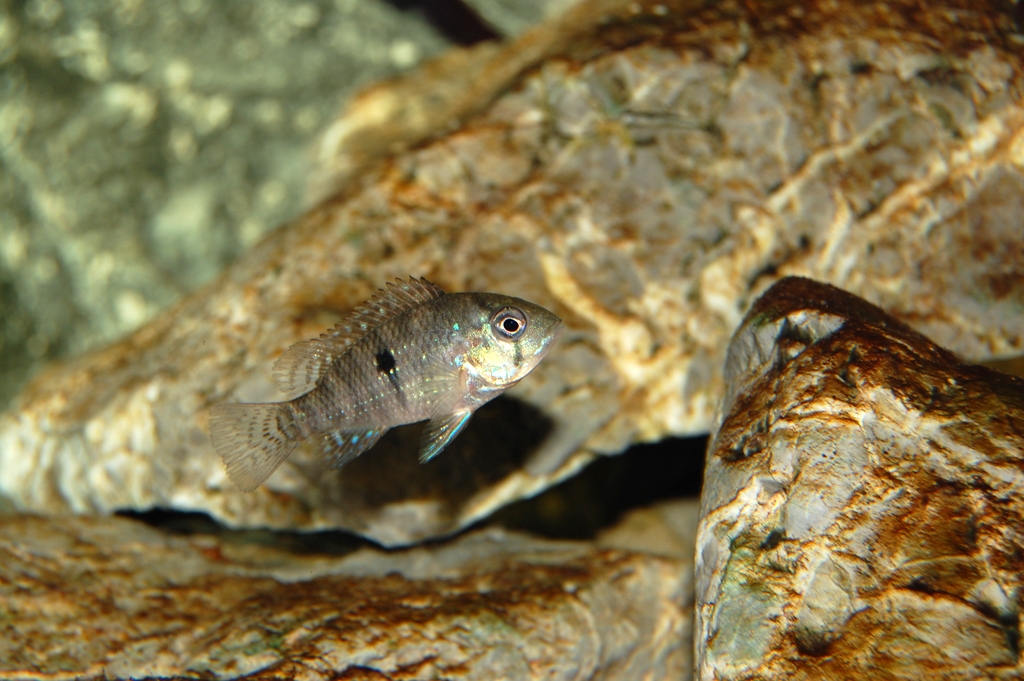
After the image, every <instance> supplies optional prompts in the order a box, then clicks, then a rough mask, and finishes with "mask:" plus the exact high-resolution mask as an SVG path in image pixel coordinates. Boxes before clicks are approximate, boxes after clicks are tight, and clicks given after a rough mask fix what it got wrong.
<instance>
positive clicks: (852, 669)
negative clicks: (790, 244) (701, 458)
mask: <svg viewBox="0 0 1024 681" xmlns="http://www.w3.org/2000/svg"><path fill="white" fill-rule="evenodd" d="M726 376H727V381H728V388H727V393H726V394H727V397H726V399H725V402H724V404H723V410H722V412H723V414H724V419H723V421H722V425H721V428H720V429H719V431H718V434H717V435H716V436H715V438H714V440H713V442H712V443H711V446H710V450H709V457H708V463H707V467H706V472H705V477H704V496H703V497H702V500H701V520H700V527H699V530H698V535H697V565H696V591H697V596H696V598H697V627H696V629H697V656H698V678H700V679H706V680H708V681H710V680H711V679H720V680H722V681H725V680H727V679H754V678H756V679H764V680H765V681H771V680H773V679H832V680H836V681H838V680H841V679H866V678H886V679H907V680H910V679H922V678H942V679H978V678H987V679H1019V678H1021V677H1022V676H1024V659H1022V657H1021V653H1020V633H1021V632H1020V605H1021V598H1022V596H1024V591H1022V587H1024V583H1022V575H1024V494H1022V492H1024V431H1022V430H1021V428H1020V424H1021V423H1022V422H1024V380H1022V379H1020V378H1017V377H1014V376H1008V375H1004V374H1000V373H998V372H996V371H992V370H990V369H987V368H985V367H980V366H968V365H964V364H961V363H960V362H959V360H958V359H957V358H956V357H955V356H954V355H953V354H952V353H950V352H948V351H946V350H943V349H941V348H939V347H938V346H937V345H935V344H934V343H932V342H931V341H929V340H928V339H927V338H925V337H924V336H921V335H920V334H918V333H915V332H914V331H912V330H911V329H909V328H908V327H907V326H906V325H904V324H902V323H900V322H898V321H896V320H895V319H893V318H892V317H890V316H888V315H886V314H885V313H884V312H882V311H881V310H879V309H878V308H876V307H874V306H872V305H869V304H868V303H866V302H864V301H863V300H861V299H859V298H857V297H855V296H852V295H850V294H848V293H845V292H843V291H840V290H838V289H835V288H832V287H831V286H828V285H825V284H820V283H816V282H812V281H809V280H806V279H796V278H791V279H785V280H782V281H780V282H779V283H777V284H775V285H774V286H773V287H772V288H770V289H769V290H768V292H767V293H765V294H764V296H763V297H762V298H761V299H760V300H759V301H758V302H756V303H755V304H754V306H753V308H752V309H751V311H750V312H749V313H748V315H747V317H746V319H745V320H744V322H743V325H742V326H741V327H740V329H739V330H738V331H737V333H736V335H735V336H734V338H733V341H732V343H731V344H730V347H729V352H728V360H727V365H726Z"/></svg>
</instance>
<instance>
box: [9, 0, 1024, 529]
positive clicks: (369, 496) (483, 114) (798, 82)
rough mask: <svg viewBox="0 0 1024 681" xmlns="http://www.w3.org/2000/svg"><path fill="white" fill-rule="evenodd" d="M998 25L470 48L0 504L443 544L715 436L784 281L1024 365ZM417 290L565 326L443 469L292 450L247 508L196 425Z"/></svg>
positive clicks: (696, 22) (907, 10)
mask: <svg viewBox="0 0 1024 681" xmlns="http://www.w3.org/2000/svg"><path fill="white" fill-rule="evenodd" d="M1005 10H1006V8H1005V7H1004V6H1003V5H1002V4H998V3H986V2H966V1H964V2H960V1H951V0H947V1H945V2H939V3H927V4H926V5H921V4H920V3H916V2H910V1H909V0H906V1H904V2H891V3H887V4H885V5H877V4H863V3H831V2H824V1H823V2H819V3H811V4H808V3H806V2H799V3H798V2H795V1H794V2H789V3H781V4H780V3H775V2H773V3H766V4H758V3H738V2H722V3H715V4H712V5H708V6H700V7H699V8H694V6H693V5H692V4H690V3H679V4H672V3H649V4H644V3H632V2H628V3H626V2H619V3H615V2H611V1H610V0H602V1H601V2H595V3H593V4H591V3H584V4H581V5H579V6H577V7H575V8H573V9H571V10H570V11H569V13H568V14H567V15H566V17H567V18H566V19H561V20H557V21H556V22H555V23H553V24H548V25H543V26H539V27H537V28H536V29H534V30H531V31H528V32H527V33H525V34H524V35H523V36H522V37H521V38H519V39H518V40H517V41H515V42H514V43H512V44H510V45H509V46H507V47H493V46H492V47H488V48H486V49H483V48H481V50H482V51H480V52H477V53H475V55H476V56H475V57H474V58H473V59H470V62H471V63H472V66H473V69H474V71H473V73H474V74H477V76H479V77H477V78H475V79H472V82H469V83H468V84H467V83H466V82H465V80H463V81H462V83H463V84H462V85H460V86H456V85H453V81H452V80H451V73H452V72H451V71H447V72H446V71H445V70H444V68H440V67H438V68H435V67H436V66H437V65H432V66H430V67H427V68H426V69H425V70H424V71H422V72H420V73H419V75H418V76H417V78H418V80H419V82H418V83H416V84H415V87H413V84H412V80H407V81H403V82H399V83H396V84H392V85H390V86H387V87H382V88H380V89H377V90H374V91H372V93H371V95H368V96H367V97H368V98H364V99H362V100H360V102H361V104H357V105H356V106H355V107H354V108H353V110H352V113H351V114H350V117H346V118H343V119H342V120H341V122H340V123H338V126H340V128H339V127H337V126H335V127H334V128H332V130H333V133H331V134H333V137H332V136H331V135H328V138H325V139H327V141H325V142H324V144H323V145H322V147H321V149H322V150H324V153H323V155H322V156H323V157H324V158H327V159H330V160H331V161H330V163H327V164H326V166H325V167H328V168H333V169H334V170H336V171H337V170H338V169H343V170H344V169H347V171H348V174H347V175H346V174H345V173H344V172H341V171H339V172H341V174H340V175H338V176H345V177H349V178H350V181H349V183H348V184H345V185H344V187H343V188H342V189H340V190H339V191H340V193H338V194H337V195H335V196H334V197H333V198H331V199H329V200H327V201H325V202H324V203H322V204H321V205H319V207H317V208H316V209H314V210H313V211H312V212H310V213H308V214H307V215H306V216H304V217H302V218H300V219H299V220H298V221H296V222H295V223H293V224H291V225H289V226H287V227H286V228H284V229H282V230H281V231H279V232H277V233H275V234H273V235H271V236H270V237H268V238H267V239H266V240H265V241H263V242H262V243H260V244H259V245H258V246H256V247H255V248H254V249H253V250H252V251H250V252H249V253H248V254H247V255H246V256H245V257H244V258H243V259H241V260H240V261H238V262H237V263H236V264H235V265H233V266H232V267H231V268H229V269H228V270H227V271H226V272H225V273H224V275H223V276H222V277H221V278H220V279H218V280H217V281H216V282H214V283H213V284H211V285H210V286H208V287H207V288H206V289H204V290H202V291H201V292H199V293H197V294H196V295H194V296H192V297H190V298H187V299H186V300H184V301H183V302H182V303H181V304H180V305H178V306H177V307H176V308H174V309H173V310H171V311H169V312H168V313H166V314H165V315H163V316H161V317H159V318H158V319H156V320H155V321H154V322H152V323H151V324H150V325H149V326H147V327H145V328H144V329H142V330H140V331H139V332H137V333H135V334H134V335H132V336H130V337H128V338H127V339H126V340H124V341H122V342H120V343H118V344H115V345H112V346H110V347H108V348H106V349H104V350H101V351H99V352H96V353H93V354H91V355H87V356H84V357H82V358H80V359H78V360H75V361H72V362H69V363H68V364H66V365H63V366H58V367H54V368H53V369H51V370H49V371H47V372H45V373H43V374H41V375H40V376H39V377H38V378H37V379H36V380H35V381H34V382H33V383H32V384H31V385H30V386H29V387H28V388H27V389H26V390H25V391H24V392H23V393H22V394H21V396H20V398H19V400H18V403H17V405H16V406H15V407H14V408H13V409H12V410H11V411H10V412H9V413H7V414H6V415H3V416H2V417H0V505H6V506H8V507H11V508H16V509H22V510H29V511H33V512H46V513H57V512H66V511H75V512H81V513H108V512H111V511H114V510H117V509H126V508H135V509H144V508H149V507H172V508H177V509H186V510H202V511H206V512H208V513H211V514H212V515H214V516H215V517H217V518H219V519H221V520H223V521H224V522H226V523H229V524H232V525H235V526H270V527H301V528H307V529H312V528H324V527H341V528H347V529H350V530H353V531H355V532H358V533H361V534H363V535H365V536H368V537H372V538H374V539H376V540H377V541H379V542H382V543H384V544H388V545H398V544H405V543H410V542H415V541H419V540H421V539H424V538H428V537H433V536H438V535H442V534H445V533H449V532H452V531H454V530H455V529H457V528H460V527H465V526H467V525H468V524H470V523H472V522H474V521H475V520H476V519H479V518H481V517H484V516H486V515H487V514H488V513H490V512H492V511H493V510H494V509H496V508H498V507H500V506H501V505H503V504H506V503H508V502H509V501H512V500H515V499H519V498H523V497H525V496H529V495H532V494H535V493H537V492H538V491H539V490H541V489H543V488H545V487H547V486H549V485H551V484H554V483H555V482H557V481H559V480H562V479H564V478H565V477H567V476H569V475H572V474H573V473H575V472H576V471H578V470H579V469H580V468H581V467H582V466H583V465H585V464H586V462H588V461H590V460H592V459H593V458H594V457H595V456H598V455H602V454H614V453H618V452H620V451H622V450H623V449H624V448H625V447H627V446H628V445H630V444H631V443H635V442H640V441H653V440H658V439H661V438H664V437H665V436H668V435H683V434H693V433H701V432H707V431H708V430H709V429H710V427H711V424H712V416H713V412H714V409H715V405H716V404H717V403H718V401H719V399H720V398H721V395H722V393H723V389H724V383H723V381H722V377H721V374H720V371H719V367H720V366H721V365H722V361H723V358H724V349H725V347H726V344H727V339H728V338H729V336H730V335H731V334H732V332H733V331H734V329H735V328H736V326H737V325H738V324H739V322H740V320H741V317H742V313H743V311H744V310H746V309H747V307H748V306H749V304H750V302H751V301H752V300H754V298H755V297H756V296H757V295H758V294H759V293H760V292H762V291H763V290H765V289H766V288H767V287H768V286H769V285H770V284H771V283H772V282H774V281H775V280H777V279H778V278H779V277H781V276H784V275H788V274H802V275H811V276H814V277H816V278H819V279H823V280H827V281H830V282H832V283H835V284H837V285H840V286H842V287H844V288H846V289H848V290H850V291H852V292H853V293H855V294H857V295H859V296H861V297H863V298H865V299H867V300H869V301H872V302H873V303H876V304H880V305H882V306H883V307H884V308H885V309H887V310H889V311H890V312H891V313H892V314H893V315H894V316H896V317H897V318H899V319H903V320H905V321H906V322H908V323H910V324H912V325H913V326H914V327H915V328H916V329H918V330H920V331H923V332H926V333H928V334H929V335H930V336H932V337H933V338H935V339H936V340H937V341H938V342H940V343H942V344H943V345H945V346H947V347H949V348H950V349H952V350H953V351H955V352H958V353H960V354H961V355H963V356H965V357H969V358H971V359H974V360H982V359H986V358H991V357H996V356H1004V355H1012V354H1020V353H1021V352H1022V349H1024V279H1022V278H1021V277H1020V276H1019V262H1021V258H1024V253H1022V250H1021V249H1022V248H1024V246H1022V242H1021V240H1020V225H1019V215H1020V214H1021V213H1022V211H1024V151H1022V150H1024V108H1022V106H1021V101H1020V98H1019V94H1018V93H1019V92H1021V91H1022V87H1021V85H1022V83H1021V80H1022V78H1021V76H1022V74H1024V69H1022V67H1021V62H1020V56H1019V49H1018V46H1017V42H1015V41H1018V40H1020V36H1019V35H1018V34H1017V33H1015V32H1014V31H1015V29H1014V27H1013V23H1012V18H1011V17H1010V16H1009V15H1008V14H1006V13H1005ZM573 17H575V18H577V19H581V18H582V19H581V20H580V21H578V22H577V23H576V24H574V23H572V22H571V21H570V19H572V18H573ZM459 59H466V55H465V54H464V53H462V56H460V57H459ZM474 59H475V61H474ZM445 73H447V75H445ZM432 74H433V75H432ZM434 76H436V77H437V79H438V80H437V82H436V83H435V81H433V80H432V78H433V77H434ZM434 85H436V86H437V88H438V89H437V91H436V92H437V98H436V100H431V99H430V93H431V92H434V91H433V90H432V87H433V86H434ZM390 88H393V89H390ZM459 88H461V89H459ZM389 92H390V93H391V99H390V100H388V93H389ZM374 98H383V99H380V100H379V101H378V103H380V102H382V101H383V102H385V103H386V101H385V100H387V101H391V102H392V103H393V104H394V102H396V101H397V102H399V103H404V104H401V105H400V106H399V105H395V106H392V107H390V108H389V107H388V106H383V105H381V106H382V107H383V108H374V106H370V104H369V102H371V101H373V100H374ZM431 101H433V105H431ZM374 111H376V112H377V113H378V114H380V115H379V117H378V118H377V119H376V123H375V124H374V125H375V126H376V127H373V126H371V121H372V120H373V119H372V115H371V114H373V112H374ZM474 111H479V113H476V114H473V113H472V112H474ZM403 112H404V113H403ZM417 112H419V113H417ZM424 112H426V113H424ZM420 114H423V115H424V116H427V118H423V117H422V116H421V115H420ZM428 114H429V115H428ZM453 121H455V122H456V123H457V122H458V121H464V122H462V123H458V124H457V127H456V129H454V130H451V129H450V128H449V127H448V126H450V125H452V122H453ZM346 126H347V127H346ZM339 129H341V130H349V131H352V130H358V131H361V132H360V133H359V134H358V135H348V136H347V137H346V136H345V135H339V134H336V133H337V132H338V130H339ZM331 140H333V142H332V143H331V144H328V142H329V141H331ZM382 140H386V141H389V143H393V144H395V145H397V147H398V148H403V147H408V149H407V150H406V151H404V152H401V153H396V154H394V155H391V156H388V155H387V154H389V153H391V152H390V151H389V149H390V148H391V147H388V146H386V145H384V146H382V144H381V141H382ZM353 169H358V171H357V172H355V171H353ZM325 173H326V175H328V176H330V175H331V171H330V170H328V171H325ZM408 274H412V275H416V276H426V277H428V278H430V279H432V280H435V281H436V283H438V284H439V285H441V286H443V287H444V288H446V289H448V290H491V291H497V292H502V293H508V294H514V295H517V296H521V297H524V298H527V299H530V300H533V301H535V302H537V303H539V304H541V305H544V306H546V307H548V308H550V309H553V310H555V311H556V312H557V313H558V314H559V315H560V316H561V317H563V318H564V319H565V320H566V324H567V333H566V334H565V335H564V336H563V338H562V340H561V341H560V343H559V344H558V346H557V347H556V348H555V349H554V350H553V352H552V353H551V355H549V357H548V358H547V359H546V360H545V361H544V362H543V363H542V364H541V366H540V367H539V368H538V370H537V371H535V372H534V373H533V374H531V376H530V377H529V378H528V379H527V380H525V381H524V382H523V383H522V384H521V385H520V386H519V387H517V388H516V389H515V390H513V391H511V392H510V393H509V398H508V399H505V400H503V401H501V402H498V403H495V404H493V405H491V408H490V409H487V410H482V411H481V413H480V414H478V415H477V416H476V417H475V418H474V421H473V423H472V424H471V425H470V426H469V428H468V430H467V431H466V432H465V433H464V434H463V435H462V436H460V438H459V439H458V440H457V441H456V443H455V445H454V446H453V447H452V448H450V449H449V450H448V451H446V452H445V454H444V455H443V456H441V457H439V458H438V459H437V460H435V461H433V462H431V463H430V464H429V465H427V466H420V465H419V464H418V463H417V462H416V454H415V449H416V446H415V442H416V437H417V435H416V433H415V429H412V430H406V431H400V432H398V433H395V434H394V435H393V436H391V437H389V438H386V439H385V441H383V442H382V443H381V444H379V445H378V446H377V448H376V449H375V450H373V451H372V452H370V453H369V454H368V455H366V456H363V457H361V458H360V459H358V460H357V461H356V462H354V464H352V465H350V466H349V467H347V468H346V469H345V470H344V471H342V472H341V473H337V472H330V473H327V474H322V473H320V472H319V471H317V470H316V469H315V468H314V467H312V466H311V465H310V462H309V460H308V457H306V458H304V454H303V453H300V454H299V455H298V456H296V457H295V458H294V461H290V462H289V463H288V464H286V465H285V466H283V467H282V468H281V469H280V470H279V472H278V473H276V474H275V475H274V476H273V477H272V478H271V479H270V480H269V482H268V483H267V484H266V485H264V486H262V487H261V488H260V489H259V490H257V492H255V493H253V494H250V495H243V494H241V493H240V492H238V491H237V490H236V489H234V488H233V487H232V486H231V484H230V483H229V482H228V480H227V479H226V478H225V476H224V472H223V468H222V465H221V463H220V461H219V460H218V459H217V457H216V456H215V454H214V452H213V450H212V449H211V448H210V445H209V443H208V440H207V435H206V418H207V417H206V414H207V411H206V409H207V407H208V406H209V405H210V404H213V403H215V402H220V401H224V400H232V401H234V400H242V401H259V400H266V399H277V398H278V397H279V395H278V394H277V393H276V392H275V391H274V388H273V384H272V380H271V367H272V365H273V362H274V359H275V358H276V357H277V356H279V355H280V353H281V352H282V351H283V350H284V349H285V348H286V347H288V346H289V345H290V344H291V343H293V342H295V341H298V340H301V339H305V338H309V337H312V336H315V335H316V334H318V333H319V332H320V331H322V330H323V329H324V328H326V327H327V326H329V325H330V324H331V323H333V322H334V321H336V320H337V319H338V318H339V317H341V316H342V315H344V314H345V313H346V312H347V311H348V310H350V309H351V308H352V307H353V306H354V305H356V304H358V303H359V302H361V301H363V300H364V299H366V298H367V297H368V296H369V295H370V294H371V293H372V292H373V291H374V290H375V289H377V288H378V287H380V286H381V285H383V283H384V282H385V281H388V280H390V279H392V278H393V277H396V276H405V275H408Z"/></svg>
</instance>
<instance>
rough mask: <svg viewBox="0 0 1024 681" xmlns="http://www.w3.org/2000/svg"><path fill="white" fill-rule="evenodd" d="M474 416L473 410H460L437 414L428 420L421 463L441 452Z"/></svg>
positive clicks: (424, 431) (421, 449) (424, 432)
mask: <svg viewBox="0 0 1024 681" xmlns="http://www.w3.org/2000/svg"><path fill="white" fill-rule="evenodd" d="M472 416H473V412H472V411H460V412H456V413H454V414H449V415H447V416H435V417H434V418H432V419H430V420H429V421H427V427H426V428H424V429H423V442H422V444H421V445H420V463H426V462H428V461H430V460H431V459H433V458H434V457H435V456H437V455H438V454H440V453H441V451H442V450H444V448H445V447H447V446H448V445H449V444H451V441H452V440H454V439H455V436H456V435H458V434H459V433H461V432H462V429H463V428H465V427H466V424H467V423H469V419H470V417H472Z"/></svg>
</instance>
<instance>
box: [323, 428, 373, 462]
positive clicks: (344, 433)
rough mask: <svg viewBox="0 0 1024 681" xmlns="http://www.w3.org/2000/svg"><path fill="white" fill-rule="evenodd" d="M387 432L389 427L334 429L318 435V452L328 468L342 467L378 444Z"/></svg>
mask: <svg viewBox="0 0 1024 681" xmlns="http://www.w3.org/2000/svg"><path fill="white" fill-rule="evenodd" d="M386 432H388V429H387V428H379V429H376V430H332V431H331V432H329V433H323V434H321V435H320V436H318V441H317V453H318V454H319V455H320V460H321V462H322V463H323V465H324V466H325V467H326V468H341V467H342V466H344V465H345V464H347V463H348V462H349V461H351V460H352V459H354V458H356V457H357V456H359V455H360V454H362V453H363V452H365V451H366V450H368V449H369V448H370V447H372V446H374V445H375V444H377V440H379V439H380V438H381V436H382V435H384V433H386Z"/></svg>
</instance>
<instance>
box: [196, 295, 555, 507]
mask: <svg viewBox="0 0 1024 681" xmlns="http://www.w3.org/2000/svg"><path fill="white" fill-rule="evenodd" d="M561 329H562V323H561V320H560V319H559V318H558V317H557V316H555V315H554V314H553V313H552V312H550V311H548V310H546V309H544V308H543V307H540V306H539V305H535V304H533V303H530V302H528V301H525V300H521V299H519V298H513V297H510V296H504V295H500V294H496V293H453V294H446V293H444V291H442V290H441V289H440V288H438V287H437V286H435V285H434V284H431V283H430V282H428V281H427V280H426V279H422V278H420V279H414V278H410V279H408V280H401V279H399V280H396V282H395V283H393V284H388V285H387V289H386V290H383V289H382V290H381V291H380V292H379V293H378V294H377V295H376V296H374V297H373V298H372V299H371V300H369V301H367V302H366V303H364V304H363V305H360V306H359V307H357V308H356V309H355V310H354V311H353V313H352V315H351V316H350V317H349V318H347V319H346V320H344V321H342V322H341V323H339V324H337V325H336V326H335V327H334V328H333V329H331V330H329V331H328V332H326V333H324V334H322V335H321V336H320V337H319V338H314V339H311V340H307V341H302V342H301V343H296V344H295V345H293V346H292V347H291V348H289V349H288V350H286V351H285V352H284V353H283V354H282V355H281V358H280V359H279V360H278V361H277V363H276V364H275V366H274V378H275V380H276V381H277V383H278V387H279V388H280V389H281V390H282V391H283V392H285V393H288V394H291V395H293V398H292V399H290V400H288V401H286V402H272V403H259V404H219V405H215V406H214V407H212V408H211V410H210V439H211V441H212V443H213V446H214V448H215V449H216V450H217V452H218V453H219V454H220V456H221V458H222V459H223V460H224V464H225V466H226V468H227V472H228V476H229V477H230V478H231V480H232V481H233V482H234V483H235V484H236V485H237V486H238V487H239V488H240V489H242V490H244V491H251V490H253V489H255V488H256V487H258V486H259V485H260V484H261V483H262V482H263V481H264V480H266V479H267V478H268V477H269V476H270V474H271V473H273V472H274V470H276V469H277V467H278V466H280V465H281V463H282V462H283V461H284V460H285V459H286V458H287V457H288V455H289V454H290V453H291V452H292V451H293V450H294V449H295V448H296V447H297V446H298V445H299V444H300V443H301V442H303V441H305V440H310V441H312V442H313V443H314V445H315V447H316V449H317V451H318V452H319V454H320V457H321V459H322V461H323V463H324V464H325V465H327V466H330V467H334V468H340V467H341V466H343V465H345V464H346V463H348V462H349V461H351V460H352V459H354V458H356V457H357V456H359V455H360V454H362V453H363V452H364V451H366V450H367V449H369V448H371V447H372V446H373V445H374V444H375V443H376V442H377V441H378V440H379V439H380V438H381V436H383V434H384V433H385V432H387V430H388V429H390V428H392V427H394V426H399V425H403V424H407V423H415V422H417V421H424V420H428V421H429V422H428V424H427V427H426V429H425V430H424V434H423V443H422V445H421V448H420V460H421V461H424V462H426V461H429V460H430V459H431V458H433V457H434V456H437V454H438V453H440V452H441V451H442V450H443V449H444V448H445V447H446V446H447V445H448V444H449V443H450V442H451V441H452V439H454V438H455V437H456V436H457V435H458V434H459V432H461V431H462V429H463V428H465V426H466V424H467V423H468V422H469V419H470V417H471V416H472V414H473V412H474V411H475V410H476V409H478V408H479V407H480V406H481V405H483V404H485V403H487V402H488V401H490V400H492V399H494V398H495V397H497V396H498V395H500V394H501V393H502V392H504V391H505V390H507V389H508V388H510V387H512V386H513V385H515V384H516V383H518V382H519V381H520V380H522V378H523V377H524V376H526V375H527V374H528V373H530V371H532V370H533V368H534V367H535V366H537V364H538V363H539V362H540V361H541V359H543V358H544V356H545V355H546V354H547V352H548V351H549V350H550V348H551V345H552V343H553V342H554V341H555V339H556V338H557V337H558V335H559V333H560V332H561Z"/></svg>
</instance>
